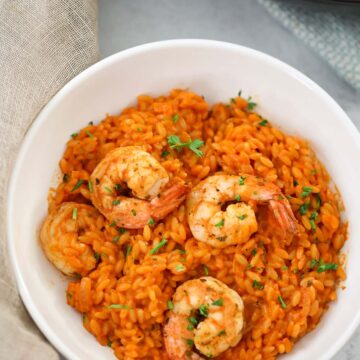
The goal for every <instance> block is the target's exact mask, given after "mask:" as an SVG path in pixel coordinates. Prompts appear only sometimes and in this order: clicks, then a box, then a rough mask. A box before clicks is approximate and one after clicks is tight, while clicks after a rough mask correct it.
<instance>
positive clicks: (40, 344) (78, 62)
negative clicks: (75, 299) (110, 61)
mask: <svg viewBox="0 0 360 360" xmlns="http://www.w3.org/2000/svg"><path fill="white" fill-rule="evenodd" d="M96 16H97V2H96V0H36V1H33V0H16V1H13V0H0V246H1V248H0V339H1V344H0V359H11V360H17V359H36V360H42V359H44V360H45V359H47V360H51V359H57V358H58V354H57V353H56V352H55V351H54V349H53V348H52V347H51V346H50V345H49V344H48V343H47V342H44V341H43V338H42V335H41V334H40V332H39V331H38V330H37V328H36V326H35V325H34V323H33V322H32V320H31V319H30V317H29V316H28V314H27V313H26V310H25V308H24V306H23V304H22V302H21V299H20V298H19V295H18V292H17V290H16V284H15V282H14V277H13V274H12V271H11V269H10V264H9V258H8V253H7V249H6V231H5V216H6V215H5V212H6V189H7V185H8V180H9V176H10V171H11V167H12V165H13V162H14V158H15V156H16V153H17V150H18V147H19V145H20V143H21V141H22V139H23V136H24V134H25V132H26V130H27V129H28V127H29V125H30V124H31V122H32V121H33V120H34V118H35V117H36V115H37V114H38V113H39V111H40V110H41V108H42V107H43V106H44V105H45V104H46V103H47V102H48V101H49V100H50V98H51V97H52V96H53V95H54V94H55V93H56V92H57V91H58V90H59V89H60V88H61V87H62V86H63V85H64V84H66V83H67V82H68V81H69V80H70V79H71V78H73V77H74V76H75V75H77V74H78V73H79V72H81V71H82V70H84V69H85V68H87V67H88V66H89V65H91V64H92V63H94V62H96V61H97V60H98V58H99V49H98V40H97V19H96ZM35 170H36V169H35V168H34V171H35ZM29 271H31V269H29Z"/></svg>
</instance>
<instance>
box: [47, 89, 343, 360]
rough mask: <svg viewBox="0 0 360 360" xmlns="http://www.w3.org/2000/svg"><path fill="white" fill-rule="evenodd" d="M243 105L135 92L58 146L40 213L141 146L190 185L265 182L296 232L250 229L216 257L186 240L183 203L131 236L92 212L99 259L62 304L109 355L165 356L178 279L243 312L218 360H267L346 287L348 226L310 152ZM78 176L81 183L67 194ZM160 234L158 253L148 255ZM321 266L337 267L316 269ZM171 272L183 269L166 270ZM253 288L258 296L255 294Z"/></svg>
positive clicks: (85, 198) (78, 198) (84, 199)
mask: <svg viewBox="0 0 360 360" xmlns="http://www.w3.org/2000/svg"><path fill="white" fill-rule="evenodd" d="M254 107H255V105H254V104H253V103H252V102H248V101H247V100H245V99H243V98H242V97H240V96H238V97H235V98H234V99H231V101H230V102H229V104H222V103H219V104H215V105H214V106H212V107H211V108H210V106H209V104H208V103H207V102H206V101H205V99H204V98H203V97H202V96H199V95H197V94H194V93H192V92H189V91H184V90H173V91H171V93H170V94H169V95H168V96H160V97H157V98H153V97H150V96H146V95H141V96H139V97H138V102H137V105H136V106H134V107H129V108H127V109H125V110H123V111H122V113H121V114H120V115H115V116H114V115H107V116H106V118H105V119H104V120H103V121H101V122H100V123H99V124H98V125H94V124H89V125H87V126H86V127H84V128H83V129H81V130H80V131H79V133H78V134H73V136H72V138H71V139H70V140H69V141H68V143H67V146H66V150H65V153H64V155H63V157H62V159H61V160H60V168H61V171H62V172H63V174H66V175H65V176H64V181H63V182H62V183H60V184H59V186H58V187H57V189H56V190H52V191H51V192H50V196H49V210H51V209H53V208H54V207H56V206H58V205H60V204H61V203H63V202H66V201H75V202H81V203H88V204H91V202H90V200H89V198H90V196H89V188H88V186H87V181H86V180H87V179H88V178H89V176H90V174H91V172H92V171H93V169H94V168H95V166H96V165H97V164H98V163H99V161H100V160H101V159H102V158H103V157H104V156H105V154H107V153H108V152H109V151H110V150H112V149H114V148H116V147H119V146H127V145H142V146H144V147H145V149H146V150H147V151H148V152H150V153H151V154H152V155H153V156H154V157H155V158H156V159H158V160H159V161H160V163H161V164H162V166H163V167H164V168H165V169H166V170H167V171H168V173H169V176H170V179H172V180H175V178H178V179H180V180H181V181H186V183H187V184H189V186H190V187H192V186H194V185H195V184H197V183H198V182H199V181H200V180H202V179H204V178H206V177H207V176H210V175H212V174H214V173H215V172H218V171H223V172H225V173H228V174H239V173H247V174H255V175H258V176H261V177H263V178H265V179H268V180H270V181H272V182H274V183H275V184H276V185H278V186H279V187H280V188H281V189H282V192H283V193H284V194H285V195H286V196H287V197H288V198H289V201H290V203H291V206H292V209H293V211H294V214H295V216H296V218H297V220H298V222H299V224H300V226H299V227H300V232H299V234H298V235H297V236H295V237H294V238H292V239H286V238H284V237H283V236H279V234H276V232H274V230H273V228H270V226H268V225H267V224H266V223H260V226H259V231H258V232H257V233H256V234H255V235H253V236H252V237H251V238H250V240H249V241H248V242H247V243H245V244H242V245H240V246H238V247H236V246H230V247H227V248H225V249H216V248H212V247H211V246H209V245H207V244H205V243H201V242H198V241H196V240H195V239H194V238H193V237H192V235H191V232H190V230H189V227H188V224H187V218H186V209H185V206H184V204H183V205H181V206H180V207H179V208H178V209H177V210H175V211H174V212H173V213H171V214H170V215H168V216H167V217H166V218H165V219H164V220H163V221H161V222H159V223H158V224H156V225H154V226H149V225H146V226H145V227H144V229H141V230H130V231H126V230H124V229H121V228H117V227H116V226H111V225H112V224H109V222H107V221H106V220H105V219H104V218H103V217H102V216H101V215H99V217H98V219H96V220H95V219H94V220H93V221H94V224H95V225H96V228H97V229H99V230H100V231H101V232H102V233H103V236H102V237H99V236H96V235H94V236H88V237H87V240H86V241H87V242H88V243H89V244H90V245H91V246H92V248H93V250H94V252H95V253H96V254H97V255H98V257H99V258H100V259H99V262H98V266H97V268H96V269H95V270H93V271H92V272H91V273H90V274H88V275H87V276H85V277H82V278H80V276H79V278H78V279H75V281H71V282H70V283H69V285H68V289H67V302H68V304H69V305H71V306H73V307H74V308H75V309H77V310H78V311H79V312H81V313H82V319H83V320H82V321H83V325H84V327H85V328H86V329H87V330H88V331H89V332H91V333H92V334H93V335H94V336H95V337H96V339H97V340H98V342H99V343H100V344H101V345H104V346H106V345H107V346H110V347H111V348H112V349H113V351H114V354H115V356H116V357H117V358H119V359H126V360H127V359H129V360H130V359H168V356H167V354H166V351H165V349H164V344H163V334H162V328H163V325H164V322H165V320H166V312H167V301H168V300H169V299H171V297H172V295H173V293H174V291H175V289H176V288H177V287H178V286H179V285H180V284H181V283H182V282H184V281H186V280H188V279H192V278H197V277H200V276H203V275H204V274H207V273H208V274H209V275H211V276H213V277H215V278H217V279H219V280H221V281H223V282H224V283H225V284H227V285H228V286H230V287H231V288H233V289H234V290H236V291H237V292H238V293H239V294H240V295H241V297H242V299H243V301H244V304H245V319H246V328H245V334H244V337H243V339H242V340H241V341H240V343H239V344H238V345H237V346H236V347H234V348H231V349H229V350H227V351H226V352H225V353H223V354H222V355H221V356H219V357H218V358H219V359H242V360H247V359H249V360H260V359H261V360H263V359H275V358H276V357H277V356H278V355H279V354H283V353H288V352H290V351H291V349H292V347H293V346H294V344H295V342H296V341H298V340H299V339H300V338H301V337H302V336H304V335H305V334H306V333H308V332H309V331H311V330H313V329H314V328H315V327H316V326H317V324H318V323H319V321H320V319H321V317H322V315H323V314H324V312H325V311H326V310H327V308H328V305H329V302H331V301H333V300H335V299H336V296H337V295H336V288H337V285H338V283H339V281H341V280H345V272H344V269H343V266H342V265H343V261H344V259H343V258H342V256H341V255H340V254H339V251H340V249H341V248H342V246H343V244H344V242H345V240H346V233H347V224H346V223H343V222H341V219H340V210H341V199H340V197H339V195H338V194H336V193H334V192H333V191H332V190H331V189H330V187H329V181H330V179H329V175H328V174H327V172H326V169H325V168H324V166H323V165H322V164H321V163H320V162H319V160H318V159H317V158H316V155H315V153H314V152H313V150H312V149H311V148H310V147H309V144H308V143H307V142H306V141H304V140H302V139H299V138H297V137H294V136H290V135H286V134H284V133H283V132H282V131H280V130H279V129H278V128H276V127H274V126H272V124H271V123H270V122H268V121H266V120H265V119H263V118H262V117H261V116H260V115H258V114H257V113H255V112H254V109H253V108H254ZM172 134H176V135H178V136H179V137H180V138H181V140H183V141H188V140H189V139H196V138H197V139H202V140H204V142H205V145H204V146H203V147H202V148H201V150H202V151H203V152H204V156H203V157H198V156H196V154H194V153H193V152H191V151H190V150H189V149H183V150H182V151H175V150H171V149H169V146H168V143H167V137H168V136H169V135H172ZM79 180H83V181H84V182H83V183H82V184H81V186H80V187H78V188H77V189H76V190H74V191H71V190H73V188H74V186H75V185H76V184H77V183H78V181H79ZM303 187H311V193H310V194H308V195H307V196H304V194H303V191H304V190H303ZM304 204H305V205H304ZM301 206H302V207H301ZM255 209H256V207H255ZM256 211H260V210H259V209H256ZM301 213H302V214H301ZM314 213H316V215H314ZM162 238H166V239H167V240H168V243H167V244H166V246H164V247H162V248H161V249H160V250H159V251H158V252H157V253H156V254H155V255H150V253H149V252H150V250H151V249H152V248H154V246H156V245H157V244H159V242H160V241H161V239H162ZM320 259H321V260H322V261H324V262H325V263H335V264H337V265H338V267H337V269H336V270H328V271H324V272H318V271H316V266H314V264H317V261H319V260H320ZM178 264H182V265H183V266H182V267H180V269H182V270H181V271H179V272H178V273H176V271H175V270H174V269H176V268H177V267H176V265H178ZM178 268H179V267H178ZM170 270H172V271H170ZM254 280H256V281H257V282H260V283H261V284H263V285H264V288H263V289H259V288H258V287H256V286H255V287H254V286H253V285H254ZM279 296H281V298H282V299H283V301H284V302H285V304H286V307H285V306H284V304H283V306H282V304H281V301H279ZM112 304H121V307H120V308H113V307H111V305H112ZM109 306H110V308H109Z"/></svg>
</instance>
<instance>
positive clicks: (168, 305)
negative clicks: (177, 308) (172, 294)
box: [167, 300, 174, 310]
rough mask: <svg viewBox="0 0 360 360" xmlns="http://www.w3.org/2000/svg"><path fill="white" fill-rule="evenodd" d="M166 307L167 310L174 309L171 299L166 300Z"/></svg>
mask: <svg viewBox="0 0 360 360" xmlns="http://www.w3.org/2000/svg"><path fill="white" fill-rule="evenodd" d="M167 308H168V309H169V310H172V309H174V304H173V302H172V301H171V300H168V302H167Z"/></svg>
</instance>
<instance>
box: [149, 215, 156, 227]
mask: <svg viewBox="0 0 360 360" xmlns="http://www.w3.org/2000/svg"><path fill="white" fill-rule="evenodd" d="M154 224H155V220H154V219H153V218H152V217H151V218H150V219H149V220H148V225H149V226H153V225H154Z"/></svg>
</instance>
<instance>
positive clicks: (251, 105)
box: [247, 96, 257, 111]
mask: <svg viewBox="0 0 360 360" xmlns="http://www.w3.org/2000/svg"><path fill="white" fill-rule="evenodd" d="M247 102H248V104H247V109H248V110H249V111H252V110H254V109H255V107H256V105H257V103H256V102H254V101H252V98H251V96H249V97H248V99H247Z"/></svg>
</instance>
